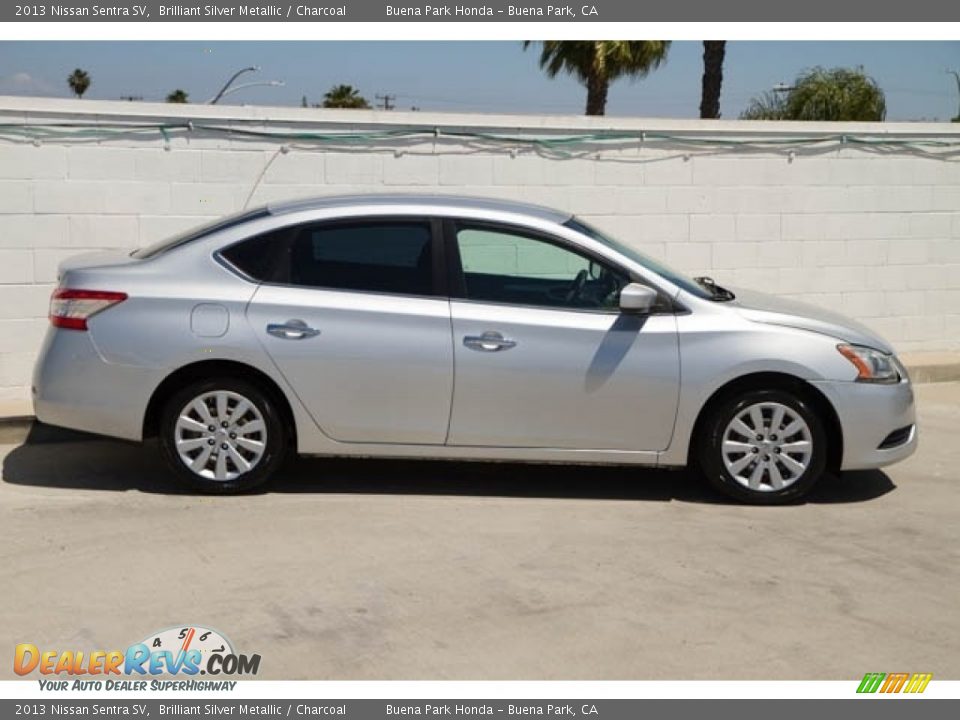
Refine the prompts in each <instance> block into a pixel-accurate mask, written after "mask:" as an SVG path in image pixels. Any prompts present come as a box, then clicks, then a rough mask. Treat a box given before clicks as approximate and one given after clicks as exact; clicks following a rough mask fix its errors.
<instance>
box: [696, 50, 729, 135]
mask: <svg viewBox="0 0 960 720" xmlns="http://www.w3.org/2000/svg"><path fill="white" fill-rule="evenodd" d="M726 54H727V41H726V40H704V41H703V80H702V82H701V87H700V117H702V118H705V119H716V118H719V117H720V88H721V86H722V85H723V58H724V56H725V55H726Z"/></svg>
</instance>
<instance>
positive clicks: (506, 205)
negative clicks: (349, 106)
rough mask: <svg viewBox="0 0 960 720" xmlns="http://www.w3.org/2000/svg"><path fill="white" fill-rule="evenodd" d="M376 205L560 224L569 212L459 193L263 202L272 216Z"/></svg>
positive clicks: (335, 197) (569, 214) (332, 196)
mask: <svg viewBox="0 0 960 720" xmlns="http://www.w3.org/2000/svg"><path fill="white" fill-rule="evenodd" d="M371 205H376V206H378V207H380V206H387V207H389V206H397V207H399V206H409V205H417V206H424V205H426V206H430V207H431V208H438V209H441V210H444V211H453V212H456V211H457V210H487V211H492V212H506V213H514V214H518V215H527V216H529V217H533V218H537V219H539V220H546V221H548V222H555V223H563V222H566V221H567V220H569V219H570V218H571V217H572V216H573V214H572V213H569V212H562V211H560V210H555V209H553V208H548V207H543V206H541V205H533V204H529V203H521V202H514V201H512V200H497V199H494V198H483V197H470V196H463V195H433V194H427V193H423V194H418V193H403V194H399V193H398V194H378V193H369V194H364V195H328V196H322V197H315V198H305V199H302V200H290V201H286V202H278V203H271V204H269V205H267V210H268V211H269V212H270V213H271V214H272V215H285V214H287V213H293V212H301V211H304V210H325V209H331V208H350V207H363V206H371Z"/></svg>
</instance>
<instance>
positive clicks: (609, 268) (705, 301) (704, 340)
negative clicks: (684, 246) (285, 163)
mask: <svg viewBox="0 0 960 720" xmlns="http://www.w3.org/2000/svg"><path fill="white" fill-rule="evenodd" d="M50 319H51V327H50V329H49V332H48V334H47V337H46V340H45V342H44V345H43V350H42V352H41V354H40V358H39V360H38V362H37V366H36V370H35V374H34V380H33V393H34V404H35V408H36V414H37V417H38V418H39V419H40V420H41V421H43V422H46V423H50V424H53V425H61V426H64V427H69V428H76V429H80V430H86V431H90V432H95V433H101V434H104V435H111V436H114V437H118V438H126V439H130V440H141V439H144V438H147V437H151V436H158V437H159V443H160V446H161V448H162V450H163V454H164V455H165V457H166V459H167V461H168V462H169V464H170V467H171V469H172V471H173V474H174V475H175V476H176V477H178V478H179V479H180V480H182V481H185V482H186V483H188V484H190V485H192V486H193V487H195V488H198V489H200V490H204V491H210V492H234V491H242V490H246V489H249V488H253V487H255V486H258V485H260V484H262V483H264V482H265V481H266V480H268V479H269V478H270V477H271V476H272V475H274V474H275V473H276V472H277V469H278V468H279V466H280V464H281V462H282V461H283V458H284V456H285V455H286V454H287V453H288V452H291V451H296V452H298V453H300V454H307V455H349V456H379V457H404V458H457V459H466V460H471V459H475V460H511V461H533V462H561V463H611V464H621V465H656V466H661V467H682V466H688V465H689V466H691V467H693V468H697V469H699V470H701V471H702V472H703V473H704V474H705V475H706V477H707V478H708V479H709V480H710V481H711V482H712V483H713V484H715V485H716V486H717V487H718V488H720V489H721V490H723V491H724V492H726V493H728V494H729V495H731V496H733V497H734V498H737V499H739V500H742V501H747V502H755V503H779V502H785V501H789V500H792V499H795V498H798V497H800V496H802V495H803V494H804V493H806V492H807V491H808V490H809V489H810V488H811V487H812V486H813V484H814V483H815V482H816V481H817V480H818V479H819V478H820V476H821V475H822V474H824V472H825V471H826V470H834V471H839V470H853V469H863V468H876V467H880V466H883V465H887V464H889V463H893V462H896V461H898V460H901V459H903V458H905V457H907V456H908V455H910V454H911V453H912V452H913V451H914V449H915V448H916V444H917V429H916V425H915V421H914V404H913V392H912V388H911V385H910V380H909V378H908V377H907V373H906V372H905V371H904V369H903V367H902V366H901V364H900V362H899V361H898V360H897V358H896V356H895V355H894V353H893V349H892V348H891V347H890V345H888V344H887V343H886V342H885V341H884V340H883V339H881V338H880V337H878V336H877V335H876V334H874V333H873V332H871V331H870V330H868V329H867V328H865V327H863V326H861V325H859V324H857V323H856V322H854V321H852V320H849V319H847V318H844V317H842V316H839V315H835V314H832V313H829V312H827V311H824V310H821V309H819V308H814V307H810V306H807V305H804V304H801V303H795V302H788V301H785V300H781V299H777V298H773V297H769V296H766V295H762V294H759V293H755V292H746V291H737V292H736V293H735V294H734V293H733V292H731V291H729V290H727V289H724V288H723V287H721V286H719V285H717V284H716V283H714V282H713V281H712V280H710V279H709V278H698V279H696V280H691V279H688V278H686V277H684V276H683V275H681V274H679V273H677V272H674V271H673V270H670V269H669V268H667V267H665V266H664V265H662V264H661V263H659V262H657V261H655V260H653V259H651V258H649V257H646V256H644V255H642V254H640V253H638V252H637V251H635V250H633V249H631V248H630V247H628V246H627V245H624V244H621V243H620V242H617V241H616V240H614V239H612V238H610V237H608V236H607V235H605V234H604V233H602V232H600V231H598V230H596V229H594V228H592V227H591V226H589V225H588V224H587V223H585V222H582V221H581V220H578V219H577V218H576V217H573V216H571V215H570V214H569V213H565V212H560V211H556V210H551V209H546V208H541V207H534V206H528V205H521V204H515V203H510V202H502V201H495V200H480V199H475V198H465V197H464V198H459V197H437V196H377V195H372V196H353V197H334V198H322V199H317V200H309V201H299V202H290V203H286V204H280V205H274V206H269V207H266V208H263V209H259V210H254V211H250V212H246V213H244V214H242V215H239V216H234V217H231V218H227V219H225V220H222V221H220V222H217V223H215V224H213V225H209V226H207V227H204V228H202V229H200V230H198V231H196V232H192V233H190V234H188V235H185V236H181V237H178V238H174V239H172V240H168V241H165V242H162V243H159V244H156V245H153V246H151V247H146V248H143V249H140V250H137V251H135V252H133V253H132V254H126V253H109V252H103V253H94V254H89V255H82V256H79V257H76V258H72V259H69V260H67V261H65V262H64V263H63V264H62V266H61V269H60V279H59V286H58V288H57V289H56V291H55V292H54V293H53V297H52V300H51V308H50ZM638 480H639V481H642V479H641V478H638Z"/></svg>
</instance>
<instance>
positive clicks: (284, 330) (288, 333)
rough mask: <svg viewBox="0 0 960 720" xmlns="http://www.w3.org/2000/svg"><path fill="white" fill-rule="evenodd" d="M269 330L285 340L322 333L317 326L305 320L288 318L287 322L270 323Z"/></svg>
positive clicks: (299, 338) (301, 338) (300, 338)
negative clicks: (309, 324)
mask: <svg viewBox="0 0 960 720" xmlns="http://www.w3.org/2000/svg"><path fill="white" fill-rule="evenodd" d="M267 332H268V333H269V334H270V335H273V336H274V337H278V338H282V339H284V340H303V339H304V338H312V337H315V336H317V335H319V334H320V331H319V330H317V329H316V328H312V327H310V326H308V325H307V324H306V323H305V322H304V321H303V320H287V321H286V322H285V323H270V324H269V325H267Z"/></svg>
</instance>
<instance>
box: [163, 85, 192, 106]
mask: <svg viewBox="0 0 960 720" xmlns="http://www.w3.org/2000/svg"><path fill="white" fill-rule="evenodd" d="M189 97H190V96H189V95H188V94H187V92H186V91H185V90H181V89H180V88H177V89H176V90H174V91H173V92H172V93H170V94H169V95H167V102H168V103H187V102H190V100H188V98H189Z"/></svg>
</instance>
